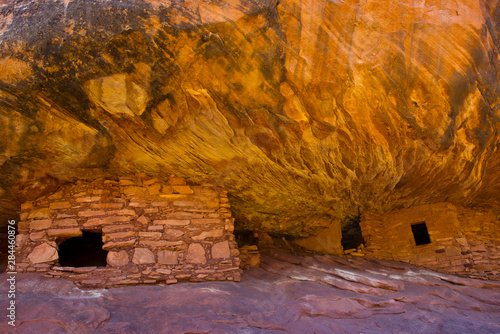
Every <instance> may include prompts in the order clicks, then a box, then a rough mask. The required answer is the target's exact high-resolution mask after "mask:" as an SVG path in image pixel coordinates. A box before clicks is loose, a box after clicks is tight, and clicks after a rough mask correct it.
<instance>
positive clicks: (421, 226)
mask: <svg viewBox="0 0 500 334" xmlns="http://www.w3.org/2000/svg"><path fill="white" fill-rule="evenodd" d="M411 231H412V232H413V238H415V244H416V245H417V246H420V245H427V244H430V243H431V238H430V237H429V231H427V225H425V222H421V223H417V224H413V225H411Z"/></svg>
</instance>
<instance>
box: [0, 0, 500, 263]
mask: <svg viewBox="0 0 500 334" xmlns="http://www.w3.org/2000/svg"><path fill="white" fill-rule="evenodd" d="M0 17H1V22H0V43H1V44H0V128H1V129H2V136H1V138H0V150H1V151H0V154H1V155H0V159H1V160H0V164H1V165H2V171H3V172H2V173H1V176H0V186H1V189H0V192H1V196H2V202H1V206H2V211H3V212H6V213H7V214H10V215H11V212H16V211H18V210H19V209H18V207H19V204H20V203H22V202H24V201H25V200H30V199H33V198H36V197H38V196H40V195H41V194H44V193H48V192H51V191H53V190H55V189H57V187H58V186H59V185H60V184H61V183H64V182H68V181H69V182H71V181H74V180H76V179H89V180H92V179H95V178H97V177H107V178H116V177H117V176H121V175H126V174H128V173H135V172H145V173H148V174H149V175H156V174H158V173H160V174H162V173H166V174H171V173H174V174H177V175H180V176H183V177H186V178H189V179H190V180H192V181H194V182H202V181H210V182H215V183H217V184H220V185H224V186H225V187H226V188H227V189H228V190H229V195H230V201H231V204H232V207H233V209H234V214H235V216H236V217H237V221H238V224H239V228H249V229H258V230H261V231H266V232H272V233H278V234H288V235H291V236H295V237H306V236H309V235H310V234H311V233H313V232H317V231H320V230H321V228H326V227H328V226H330V223H331V222H332V221H334V220H335V219H342V218H344V217H345V216H349V215H355V214H357V213H358V210H371V211H379V212H380V211H387V210H390V209H393V208H396V207H401V206H410V205H414V204H423V203H432V202H437V201H449V202H454V203H458V204H461V205H470V204H474V205H484V206H490V207H492V208H493V209H495V210H498V208H499V207H500V203H499V199H500V196H499V195H500V149H499V147H500V140H499V131H500V125H499V124H500V122H499V116H500V115H499V108H500V90H499V89H500V88H499V81H500V75H499V69H500V67H499V66H500V62H499V53H498V48H499V47H500V40H499V37H498V34H499V33H500V24H499V22H500V7H499V5H498V3H497V2H496V1H489V0H466V1H461V2H447V3H443V2H437V1H426V2H411V1H393V0H388V1H385V2H380V1H364V2H360V1H351V0H348V1H345V2H338V1H323V0H310V1H309V0H308V1H305V2H304V1H297V0H282V1H279V2H277V1H271V0H262V1H259V0H239V1H219V2H211V1H201V0H200V1H189V2H177V1H168V2H161V1H149V0H148V1H116V0H111V1H97V0H96V1H83V0H75V1H58V2H55V1H50V0H48V1H27V0H25V1H15V2H14V1H3V2H2V5H1V13H0ZM497 214H498V213H497ZM222 253H224V252H223V251H222V252H221V254H222Z"/></svg>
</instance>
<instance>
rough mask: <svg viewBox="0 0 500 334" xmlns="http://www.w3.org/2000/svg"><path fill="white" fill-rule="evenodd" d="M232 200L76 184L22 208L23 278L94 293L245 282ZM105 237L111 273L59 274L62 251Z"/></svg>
mask: <svg viewBox="0 0 500 334" xmlns="http://www.w3.org/2000/svg"><path fill="white" fill-rule="evenodd" d="M233 222H234V219H233V218H232V216H231V211H230V206H229V203H228V199H227V192H226V191H225V190H223V189H221V188H217V187H215V186H212V185H207V184H203V185H201V186H192V185H187V184H186V181H185V180H184V179H182V178H177V177H171V178H170V179H169V181H168V182H164V181H161V180H159V179H156V178H152V179H151V178H148V177H146V176H145V175H142V176H135V177H124V178H120V180H119V181H113V180H102V179H101V180H97V181H94V182H92V183H85V182H77V183H76V184H73V185H68V186H64V187H62V188H61V189H60V190H58V191H57V192H56V193H54V194H52V195H50V196H44V197H41V198H39V199H37V200H36V201H34V202H30V203H25V204H24V205H23V206H22V213H21V222H20V223H19V226H18V236H17V246H18V253H17V254H19V258H18V263H17V270H18V271H19V272H33V271H37V272H45V273H46V275H47V276H54V277H69V278H71V279H73V280H75V281H76V282H77V283H78V284H82V285H87V286H112V285H122V284H139V283H157V282H166V283H175V282H177V280H179V279H181V280H189V281H204V280H236V281H237V280H239V279H240V269H239V264H240V260H239V258H238V255H239V251H238V248H237V244H236V242H235V240H234V235H233V234H232V232H233V230H234V225H233ZM82 231H99V232H102V238H103V242H104V246H103V248H104V249H105V250H108V251H109V253H108V257H107V263H108V265H107V266H106V267H97V268H96V267H87V268H71V267H60V266H59V265H58V264H57V261H58V251H57V249H58V244H60V243H61V242H62V241H64V240H66V239H68V238H71V237H76V236H80V235H81V234H82Z"/></svg>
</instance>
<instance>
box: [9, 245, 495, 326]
mask: <svg viewBox="0 0 500 334" xmlns="http://www.w3.org/2000/svg"><path fill="white" fill-rule="evenodd" d="M5 276H6V275H5V274H1V275H0V289H1V290H2V291H6V290H7V285H6V284H7V283H6V277H5ZM16 295H17V297H16V305H17V310H16V312H17V321H16V324H17V326H16V327H15V328H11V327H9V326H8V325H7V324H6V321H2V322H1V323H0V332H8V333H42V332H43V333H48V332H51V333H67V332H70V333H81V334H85V333H151V332H154V333H193V332H196V333H200V332H203V333H205V332H210V333H238V332H242V333H247V332H251V333H256V332H265V333H282V332H285V331H287V332H290V333H468V332H473V333H478V334H479V333H498V332H499V331H500V318H499V317H498V314H499V313H500V283H497V282H489V281H480V280H472V279H463V278H458V277H455V276H451V275H444V274H440V273H436V272H433V271H429V270H425V269H419V268H416V267H413V266H410V265H405V264H401V263H396V262H385V261H376V260H366V259H352V260H346V259H342V258H337V257H333V256H310V255H306V256H304V255H301V256H297V255H290V254H285V253H273V254H271V255H266V256H263V257H262V263H261V267H260V268H252V269H251V270H248V271H245V272H244V275H243V277H242V280H241V282H239V283H232V282H217V283H213V282H208V283H198V284H192V283H191V284H189V283H188V284H176V285H168V286H166V285H163V286H158V285H155V286H129V287H124V288H112V289H107V290H104V289H103V290H79V289H77V288H76V287H75V286H74V285H73V284H72V283H71V282H69V281H67V280H63V279H60V280H58V279H54V278H50V279H47V278H44V277H42V276H39V275H34V274H23V275H18V276H17V294H16Z"/></svg>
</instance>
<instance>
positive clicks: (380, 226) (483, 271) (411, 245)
mask: <svg viewBox="0 0 500 334" xmlns="http://www.w3.org/2000/svg"><path fill="white" fill-rule="evenodd" d="M420 222H425V224H426V226H427V229H428V232H429V237H430V240H431V243H429V244H426V245H419V246H417V245H416V243H415V240H414V237H413V233H412V230H411V225H412V224H415V223H420ZM360 226H361V231H362V234H363V238H364V240H365V245H366V253H367V255H368V256H370V257H374V258H379V259H387V260H397V261H403V262H408V263H412V264H415V265H418V266H424V267H427V268H430V269H433V270H437V271H441V272H445V273H452V274H458V275H465V276H469V277H476V278H488V279H495V280H498V279H500V237H499V229H500V222H499V221H498V220H497V219H496V217H495V216H494V215H493V214H492V213H491V212H487V211H484V212H483V211H479V210H470V209H464V208H457V207H455V206H454V205H452V204H449V203H437V204H430V205H422V206H416V207H411V208H408V209H401V210H395V211H391V212H387V213H385V214H383V215H380V214H374V213H371V212H365V213H363V214H362V219H361V223H360Z"/></svg>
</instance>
